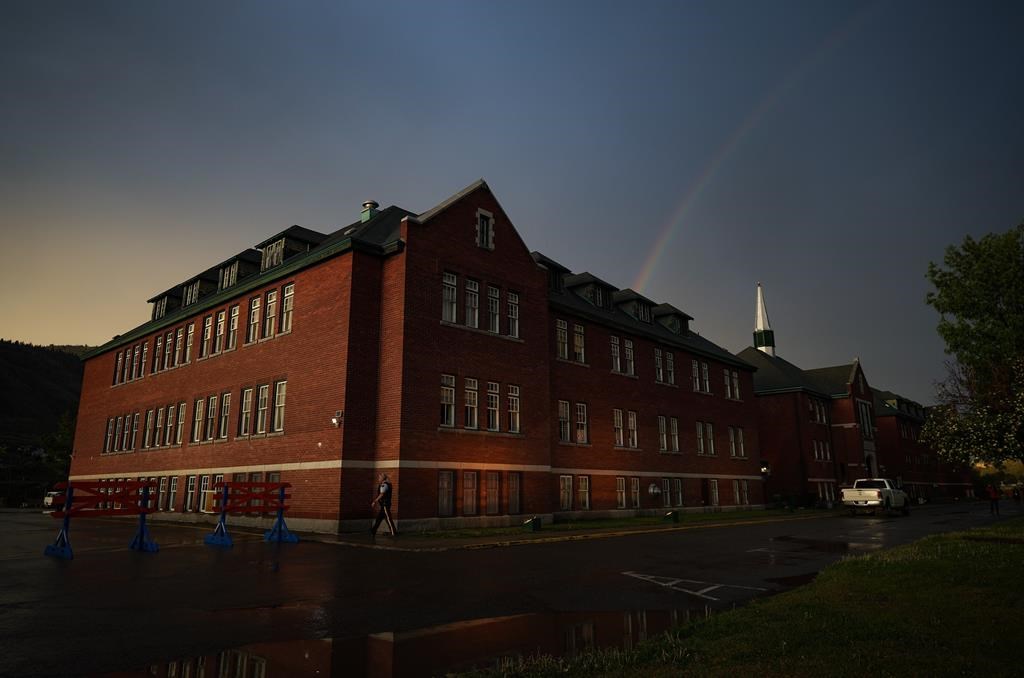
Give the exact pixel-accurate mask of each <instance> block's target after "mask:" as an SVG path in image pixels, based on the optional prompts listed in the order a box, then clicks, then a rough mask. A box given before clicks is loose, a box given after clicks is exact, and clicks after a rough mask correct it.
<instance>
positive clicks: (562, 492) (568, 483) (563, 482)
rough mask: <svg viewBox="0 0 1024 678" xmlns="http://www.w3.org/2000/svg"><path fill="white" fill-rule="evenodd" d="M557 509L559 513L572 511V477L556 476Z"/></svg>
mask: <svg viewBox="0 0 1024 678" xmlns="http://www.w3.org/2000/svg"><path fill="white" fill-rule="evenodd" d="M558 508H559V510H561V511H571V510H572V476H570V475H560V476H558Z"/></svg>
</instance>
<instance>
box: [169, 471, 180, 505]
mask: <svg viewBox="0 0 1024 678" xmlns="http://www.w3.org/2000/svg"><path fill="white" fill-rule="evenodd" d="M177 503H178V476H171V490H170V492H168V493H167V510H168V511H173V510H174V507H175V505H176V504H177Z"/></svg>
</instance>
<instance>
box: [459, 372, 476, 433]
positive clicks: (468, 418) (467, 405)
mask: <svg viewBox="0 0 1024 678" xmlns="http://www.w3.org/2000/svg"><path fill="white" fill-rule="evenodd" d="M478 386H479V382H477V380H476V379H474V378H473V377H466V378H465V379H464V380H463V389H464V390H463V396H464V398H465V401H464V407H463V416H464V419H463V427H464V428H467V429H471V430H476V429H478V428H479V427H480V418H479V417H480V409H479V408H480V402H479V391H478V390H477V389H478Z"/></svg>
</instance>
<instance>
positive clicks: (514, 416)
mask: <svg viewBox="0 0 1024 678" xmlns="http://www.w3.org/2000/svg"><path fill="white" fill-rule="evenodd" d="M508 432H509V433H519V432H520V420H519V387H518V386H516V385H515V384H509V385H508Z"/></svg>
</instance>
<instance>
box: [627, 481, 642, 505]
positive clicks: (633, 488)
mask: <svg viewBox="0 0 1024 678" xmlns="http://www.w3.org/2000/svg"><path fill="white" fill-rule="evenodd" d="M629 500H630V505H631V506H632V507H633V508H640V479H639V478H630V479H629Z"/></svg>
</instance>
